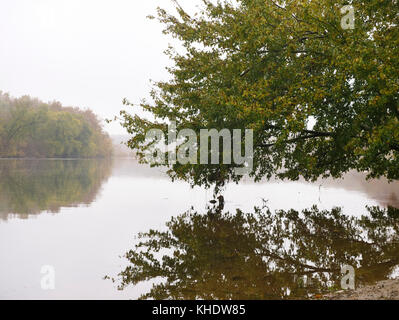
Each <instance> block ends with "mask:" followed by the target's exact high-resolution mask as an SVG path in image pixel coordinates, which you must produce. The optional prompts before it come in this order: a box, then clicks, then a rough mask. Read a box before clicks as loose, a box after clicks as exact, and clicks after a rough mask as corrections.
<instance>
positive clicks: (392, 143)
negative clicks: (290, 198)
mask: <svg viewBox="0 0 399 320" xmlns="http://www.w3.org/2000/svg"><path fill="white" fill-rule="evenodd" d="M203 3H204V8H203V10H202V11H201V12H199V13H198V14H196V15H193V16H192V15H189V14H188V13H187V12H185V11H184V10H183V9H182V8H181V7H180V6H179V5H177V11H178V15H177V16H175V15H173V14H169V13H168V12H166V11H165V10H162V9H159V10H158V14H159V19H160V21H161V22H162V23H164V24H165V33H167V34H170V35H172V36H173V37H175V38H176V39H178V40H180V41H181V44H182V48H183V51H182V52H179V50H178V49H174V48H170V49H169V50H168V51H167V54H168V55H169V57H170V58H171V59H172V60H173V62H174V66H173V67H171V68H169V72H170V75H171V79H170V80H169V81H161V82H158V83H156V84H155V87H154V89H153V91H152V98H153V103H150V102H149V103H147V102H144V103H142V104H141V107H142V108H143V109H144V110H146V111H148V112H150V113H151V114H152V115H153V116H154V117H155V119H156V120H155V121H149V120H146V119H144V118H141V117H139V116H137V115H134V116H133V115H131V114H130V113H129V111H126V110H125V111H122V112H121V115H122V118H123V121H122V122H123V125H124V127H125V128H126V129H127V131H128V132H129V133H130V134H132V138H131V140H130V141H129V146H130V147H131V148H134V149H136V150H138V155H140V154H143V152H144V150H145V148H146V145H147V142H146V141H145V139H144V138H145V133H146V131H147V130H149V129H151V128H159V129H161V130H163V131H164V132H165V133H166V130H167V129H166V127H167V123H168V122H169V121H176V122H177V130H180V129H182V128H189V129H193V130H195V131H196V132H197V133H199V130H200V129H203V128H215V129H218V130H220V129H222V128H228V129H245V128H248V129H253V130H254V139H255V141H254V143H255V154H254V171H253V172H252V175H251V176H252V177H253V178H254V179H256V180H257V179H261V178H262V177H265V176H266V177H271V176H272V175H274V174H277V176H278V177H280V178H288V179H292V180H295V179H298V178H299V177H300V176H302V177H304V178H305V179H307V180H314V179H317V178H318V177H320V176H324V177H325V176H332V177H340V176H341V175H342V174H343V173H345V172H347V171H348V170H350V169H356V170H358V171H367V172H368V174H369V177H381V176H385V177H387V178H389V179H398V178H399V72H398V70H399V26H398V24H399V3H398V1H397V0H386V1H380V0H368V1H361V0H353V1H349V3H350V4H352V5H353V7H354V12H355V28H354V29H343V28H342V26H341V20H342V18H344V15H343V14H341V9H342V7H343V6H344V5H347V4H348V1H347V0H338V1H337V0H320V1H302V0H293V1H283V0H281V1H279V0H275V1H272V0H271V1H265V0H237V1H225V0H224V1H218V2H217V3H216V2H214V1H208V0H204V1H203ZM125 103H126V105H130V103H129V102H128V101H126V102H125ZM171 169H172V170H171V171H170V175H171V176H172V177H173V178H180V179H185V180H188V181H190V182H191V183H192V184H194V185H209V184H213V183H216V184H223V183H224V182H226V181H228V180H234V181H238V180H239V179H240V177H239V176H237V175H236V174H235V172H234V171H233V169H234V165H219V166H216V165H213V166H207V165H190V164H187V165H181V164H176V165H173V167H172V168H171Z"/></svg>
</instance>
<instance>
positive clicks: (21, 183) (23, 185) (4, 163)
mask: <svg viewBox="0 0 399 320" xmlns="http://www.w3.org/2000/svg"><path fill="white" fill-rule="evenodd" d="M111 167H112V166H111V161H110V160H1V161H0V218H2V219H7V218H8V217H10V216H11V215H15V214H16V215H17V216H18V217H20V218H26V217H28V216H29V215H30V214H38V213H41V212H43V211H50V212H52V213H57V212H59V210H60V208H61V207H74V206H78V205H81V204H90V203H91V202H93V201H94V199H95V197H96V195H97V193H98V191H99V190H100V187H101V185H102V184H103V182H104V181H105V180H106V179H108V177H109V175H110V173H111Z"/></svg>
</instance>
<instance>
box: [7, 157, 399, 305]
mask: <svg viewBox="0 0 399 320" xmlns="http://www.w3.org/2000/svg"><path fill="white" fill-rule="evenodd" d="M224 198H225V206H224V211H225V212H230V214H227V213H226V214H220V213H219V214H218V213H217V212H215V210H216V209H212V208H209V201H210V200H211V199H212V192H211V191H207V190H204V189H201V188H194V189H191V188H190V187H189V186H188V185H187V184H185V183H182V182H174V183H172V182H171V181H170V180H169V179H168V178H167V177H166V176H165V175H164V174H163V173H162V172H161V171H160V170H158V169H149V168H147V167H144V166H141V165H139V164H137V163H136V162H135V161H134V160H130V159H117V160H113V161H100V160H0V298H1V299H14V298H18V299H136V298H139V297H144V298H154V297H155V298H170V297H172V298H198V297H203V298H220V299H229V298H260V299H267V298H286V297H289V296H290V295H291V296H292V297H299V296H301V297H302V296H306V294H307V293H308V291H311V292H315V291H318V290H321V289H326V288H327V287H331V286H334V281H335V282H336V281H337V272H338V271H337V270H338V267H339V266H340V264H342V263H352V264H357V268H358V281H359V282H362V281H363V282H370V281H374V280H378V279H385V278H388V277H395V276H396V275H397V273H398V272H397V265H398V264H399V262H398V261H397V257H399V251H398V248H399V246H398V227H399V217H397V216H398V213H397V211H396V210H394V209H390V210H385V208H387V207H388V206H392V207H397V208H398V207H399V183H397V182H396V183H392V184H389V183H388V182H387V181H384V180H378V181H369V182H366V181H365V180H364V176H362V175H361V174H357V173H350V174H348V175H347V176H346V177H345V179H344V180H339V181H334V180H320V181H318V182H316V183H312V184H310V183H305V182H301V181H298V182H281V181H269V182H263V183H258V184H253V183H251V182H249V181H244V182H243V183H242V184H240V185H238V186H237V185H233V184H232V185H228V186H227V187H226V189H225V190H224ZM265 200H266V201H267V202H266V203H267V207H268V208H269V210H267V209H264V210H263V211H262V212H257V213H256V212H255V210H254V207H255V206H262V205H263V204H264V201H265ZM314 205H316V206H317V208H318V210H319V211H317V210H315V209H314V210H309V211H308V212H307V213H305V215H303V214H301V212H300V211H302V210H304V209H310V208H312V206H314ZM366 206H369V207H378V209H377V208H375V209H373V210H374V211H373V210H371V209H367V208H366ZM335 207H341V208H342V210H341V211H335V210H333V208H335ZM237 209H239V210H241V211H242V212H243V213H242V214H241V215H237V214H236V210H237ZM290 209H295V210H296V212H298V215H296V214H295V213H293V212H291V213H290V212H281V213H280V214H276V213H274V212H275V210H286V211H287V210H290ZM323 210H324V211H323ZM216 211H217V210H216ZM321 211H323V212H321ZM254 212H255V216H256V217H255V218H251V216H250V215H249V213H254ZM184 213H186V214H184ZM195 213H198V214H195ZM362 216H364V217H362ZM172 217H177V218H178V219H175V220H173V221H172V222H171V223H169V224H168V225H167V226H166V225H165V223H166V222H168V221H170V220H171V218H172ZM283 225H285V226H290V228H289V229H287V230H283V231H284V232H282V231H281V228H279V227H278V226H283ZM304 226H306V228H304ZM150 229H154V230H157V231H159V232H160V238H159V237H158V238H157V239H158V240H159V239H162V237H164V238H163V240H164V242H163V243H162V244H163V245H164V248H163V249H162V250H161V252H160V253H158V255H159V257H160V258H162V256H163V255H166V254H167V252H172V253H173V252H180V256H179V257H180V258H179V260H178V261H175V262H177V264H176V263H175V264H173V262H171V264H170V265H163V269H162V270H156V272H154V279H152V280H151V281H141V280H142V276H143V273H144V272H145V271H148V270H151V263H153V262H154V261H152V262H151V261H150V264H148V263H147V264H146V261H145V258H144V257H143V256H142V255H140V254H139V252H138V251H137V249H135V244H137V239H136V235H137V234H138V233H139V232H147V231H149V230H150ZM162 232H166V233H162ZM147 238H148V237H147ZM149 238H151V235H149ZM161 247H162V246H161ZM144 248H146V246H145V245H144ZM207 248H212V250H207ZM131 249H134V250H133V251H130V250H131ZM147 249H149V251H151V250H152V248H148V247H147ZM129 251H130V256H129V258H130V259H132V261H133V260H134V261H135V262H136V263H135V266H136V269H135V272H134V273H124V276H125V277H124V279H123V283H122V284H125V285H126V288H125V289H124V290H117V289H118V288H117V287H118V284H120V282H118V281H117V282H116V283H113V282H112V281H111V280H104V276H106V275H107V276H110V277H111V278H112V277H116V276H117V274H118V273H120V272H121V271H123V270H125V268H126V266H128V265H129V263H128V261H127V260H126V259H124V258H123V257H121V256H123V255H124V254H125V253H126V252H129ZM147 262H148V261H147ZM44 265H51V266H54V268H55V290H42V289H41V287H40V281H41V278H42V276H43V275H42V274H41V273H40V271H41V268H42V266H44ZM177 265H179V266H180V267H181V268H178V267H176V266H177ZM146 268H147V269H148V268H149V269H148V270H147V269H146ZM174 268H175V269H174ZM317 268H318V269H317ZM165 270H166V271H167V272H166V271H165ZM182 270H184V272H181V271H182ZM249 270H251V271H250V272H248V271H249ZM152 271H154V270H152ZM304 276H306V277H310V278H313V281H312V285H309V284H308V285H307V286H306V285H304V280H303V277H304ZM162 280H163V283H166V286H167V288H168V289H167V290H165V289H164V287H159V286H158V285H157V284H159V283H160V282H162ZM305 282H306V281H305ZM162 288H163V289H162ZM312 290H313V291H312Z"/></svg>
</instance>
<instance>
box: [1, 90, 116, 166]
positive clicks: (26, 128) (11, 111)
mask: <svg viewBox="0 0 399 320" xmlns="http://www.w3.org/2000/svg"><path fill="white" fill-rule="evenodd" d="M111 153H112V142H111V139H110V138H109V136H108V135H107V134H106V133H105V132H104V131H103V128H102V126H101V123H100V121H99V119H98V118H97V116H96V115H95V114H94V113H93V112H92V111H90V110H85V111H81V110H79V109H78V108H71V107H67V108H65V107H62V106H61V104H59V103H57V102H53V103H43V102H41V101H39V100H38V99H32V98H30V97H29V96H23V97H21V98H19V99H14V98H10V97H9V95H7V94H3V93H2V92H1V91H0V157H47V158H50V157H58V158H60V157H69V158H79V157H80V158H94V157H108V156H110V155H111Z"/></svg>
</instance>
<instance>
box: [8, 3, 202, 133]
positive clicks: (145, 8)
mask: <svg viewBox="0 0 399 320" xmlns="http://www.w3.org/2000/svg"><path fill="white" fill-rule="evenodd" d="M195 3H198V1H196V0H181V1H180V4H181V5H182V6H183V7H187V6H189V7H194V4H195ZM157 6H161V7H164V8H169V7H171V1H169V0H145V1H137V0H135V1H134V0H1V1H0V90H2V91H5V92H9V93H10V94H11V95H13V96H17V97H19V96H21V95H24V94H28V95H31V96H34V97H38V98H40V99H41V100H44V101H52V100H57V101H60V102H61V103H62V104H63V105H68V106H78V107H81V108H86V107H87V108H90V109H92V110H93V111H94V112H96V113H97V114H98V115H99V116H100V117H102V118H111V117H113V116H114V115H117V114H118V113H119V110H120V109H122V108H123V106H122V103H121V101H122V99H123V98H124V97H128V98H129V99H130V100H131V101H132V102H139V101H140V99H141V98H145V97H148V93H149V90H150V82H149V79H153V80H160V79H165V78H166V77H167V73H166V71H165V69H164V67H165V66H166V65H168V64H170V62H169V61H168V58H167V57H166V56H165V55H164V54H163V51H164V50H165V49H166V48H167V45H168V42H170V39H168V38H167V37H166V36H165V35H163V34H162V32H161V31H162V26H161V25H160V24H159V23H158V21H155V20H149V19H147V18H146V16H147V15H149V14H155V13H156V7H157ZM106 129H107V131H108V132H110V133H112V134H119V133H124V131H122V129H121V128H119V126H117V125H115V124H113V125H107V126H106Z"/></svg>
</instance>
